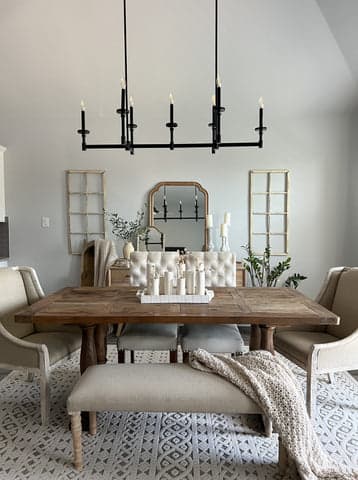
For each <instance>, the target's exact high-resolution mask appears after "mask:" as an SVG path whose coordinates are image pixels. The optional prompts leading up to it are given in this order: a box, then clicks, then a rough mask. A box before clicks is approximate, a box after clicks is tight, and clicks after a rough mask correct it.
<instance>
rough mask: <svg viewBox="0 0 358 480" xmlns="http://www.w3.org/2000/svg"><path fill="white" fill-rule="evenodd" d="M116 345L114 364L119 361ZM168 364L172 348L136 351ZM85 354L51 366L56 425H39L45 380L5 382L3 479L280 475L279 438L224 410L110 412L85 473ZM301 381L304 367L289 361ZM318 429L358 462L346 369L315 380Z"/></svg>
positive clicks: (89, 441)
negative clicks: (76, 459) (71, 421)
mask: <svg viewBox="0 0 358 480" xmlns="http://www.w3.org/2000/svg"><path fill="white" fill-rule="evenodd" d="M115 348H116V347H115V346H114V345H111V346H110V351H109V361H110V362H111V363H115V362H116V350H115ZM137 361H139V362H143V361H144V362H147V361H156V362H165V361H167V354H166V353H164V352H163V353H150V352H147V353H144V352H138V353H137ZM78 363H79V360H78V355H77V356H76V357H74V358H73V359H71V360H68V361H66V362H64V363H61V364H59V365H57V366H55V368H54V369H53V370H52V376H51V421H50V425H49V426H47V427H42V426H41V425H40V409H39V404H40V403H39V402H40V400H39V386H38V381H37V380H38V379H36V378H35V380H34V382H32V383H29V382H27V377H26V374H25V372H12V373H11V374H10V375H8V376H7V377H5V378H4V379H3V380H2V381H1V382H0V393H1V405H0V415H1V427H0V480H25V479H26V480H28V479H36V480H57V479H61V480H62V479H64V480H72V479H86V480H114V479H126V480H132V479H133V480H134V479H138V480H174V479H175V480H182V479H185V480H186V479H188V480H209V479H222V480H234V479H248V480H251V479H253V480H261V479H262V480H264V479H265V480H266V479H267V480H271V479H279V478H280V475H279V473H278V468H277V463H276V462H277V436H276V435H273V436H272V438H267V437H265V436H259V435H257V434H256V433H254V434H252V435H251V434H247V433H243V432H244V431H247V430H248V428H250V429H252V430H253V432H254V431H255V430H256V429H257V427H258V422H259V421H260V419H259V417H245V416H240V415H237V416H232V415H223V414H201V413H195V414H184V413H170V414H167V413H159V414H158V413H105V414H100V415H99V416H98V432H97V435H96V436H94V437H91V436H90V435H88V434H86V433H84V434H83V448H84V461H85V466H84V470H83V471H82V472H81V473H77V472H76V471H75V470H74V469H73V468H72V463H71V461H72V440H71V434H70V431H69V429H68V417H67V414H66V409H65V403H66V398H67V396H68V394H69V392H70V390H71V388H72V386H73V384H74V383H75V381H76V379H77V378H78V375H79V373H78ZM291 366H292V368H293V369H294V372H295V374H296V375H297V377H298V379H299V381H300V383H301V384H302V387H305V380H306V378H305V373H304V372H303V371H302V370H301V369H299V368H298V367H296V366H293V365H292V364H291ZM317 402H318V408H317V418H316V430H317V432H318V434H319V436H320V438H321V441H322V443H323V445H324V447H325V448H326V450H327V451H328V452H329V454H330V455H331V456H332V457H333V458H335V459H337V460H338V461H340V462H343V463H344V464H346V465H353V466H356V467H358V383H357V382H356V381H355V380H354V379H353V377H351V376H350V375H349V374H348V373H347V374H346V373H342V374H337V375H335V383H334V384H333V385H332V384H329V383H328V381H327V379H326V378H325V377H322V379H320V382H319V386H318V398H317Z"/></svg>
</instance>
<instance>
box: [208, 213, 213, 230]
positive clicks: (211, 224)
mask: <svg viewBox="0 0 358 480" xmlns="http://www.w3.org/2000/svg"><path fill="white" fill-rule="evenodd" d="M206 228H213V215H212V213H208V215H207V216H206Z"/></svg>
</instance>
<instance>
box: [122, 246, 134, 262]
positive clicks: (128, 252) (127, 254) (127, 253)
mask: <svg viewBox="0 0 358 480" xmlns="http://www.w3.org/2000/svg"><path fill="white" fill-rule="evenodd" d="M132 252H134V246H133V243H132V242H126V243H125V244H124V245H123V257H124V258H125V259H127V260H128V261H129V260H130V257H131V253H132Z"/></svg>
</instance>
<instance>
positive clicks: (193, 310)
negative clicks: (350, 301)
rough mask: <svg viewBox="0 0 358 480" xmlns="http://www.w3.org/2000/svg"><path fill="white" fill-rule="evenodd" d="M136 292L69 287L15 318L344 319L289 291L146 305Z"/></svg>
mask: <svg viewBox="0 0 358 480" xmlns="http://www.w3.org/2000/svg"><path fill="white" fill-rule="evenodd" d="M137 290H138V289H137V288H135V287H106V288H95V287H82V288H72V287H66V288H64V289H62V290H60V291H58V292H56V293H53V294H51V295H49V296H47V297H45V298H43V299H42V300H40V301H38V302H36V303H34V304H33V305H31V306H29V307H27V308H26V309H24V310H22V311H20V312H18V313H17V314H16V315H15V320H16V321H17V322H28V323H30V322H46V323H60V324H77V325H90V324H105V323H246V324H248V323H249V324H265V325H275V326H283V325H302V324H310V325H338V323H339V317H338V316H337V315H335V314H334V313H332V312H330V311H329V310H327V309H326V308H324V307H322V306H321V305H319V304H318V303H316V302H314V301H313V300H311V299H309V298H308V297H306V296H304V295H303V294H302V293H300V292H298V291H296V290H292V289H290V288H248V287H246V288H245V287H242V288H231V287H230V288H214V291H215V296H214V298H213V300H212V301H211V302H210V303H209V304H188V303H186V304H179V303H170V304H169V303H163V304H141V303H140V301H139V299H138V298H137V297H136V292H137Z"/></svg>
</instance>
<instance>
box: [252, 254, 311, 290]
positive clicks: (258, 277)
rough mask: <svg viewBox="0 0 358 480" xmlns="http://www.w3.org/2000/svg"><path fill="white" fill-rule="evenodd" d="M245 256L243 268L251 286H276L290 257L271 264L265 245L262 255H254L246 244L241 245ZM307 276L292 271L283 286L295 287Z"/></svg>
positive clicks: (287, 267) (288, 264) (289, 262)
mask: <svg viewBox="0 0 358 480" xmlns="http://www.w3.org/2000/svg"><path fill="white" fill-rule="evenodd" d="M243 248H244V249H245V251H246V253H247V257H246V258H244V259H243V264H244V268H245V270H246V271H247V273H248V274H249V277H250V280H251V285H252V286H253V287H277V286H279V285H278V282H279V280H280V278H281V276H282V274H283V273H284V272H285V271H286V270H288V269H289V268H290V267H291V257H287V258H286V259H285V260H282V261H280V262H278V263H277V264H276V265H275V266H271V249H270V247H266V248H265V250H264V253H263V255H255V254H254V253H253V251H252V250H251V248H250V247H249V246H248V245H245V246H244V247H243ZM306 278H307V277H305V276H304V275H301V274H300V273H294V274H292V275H290V276H288V277H287V278H286V280H285V281H284V283H283V285H284V286H285V287H291V288H295V289H296V288H297V287H298V286H299V284H300V282H302V281H303V280H306Z"/></svg>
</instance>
